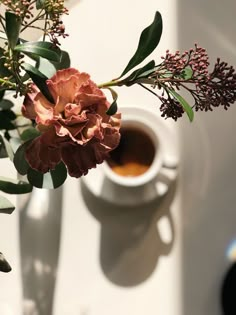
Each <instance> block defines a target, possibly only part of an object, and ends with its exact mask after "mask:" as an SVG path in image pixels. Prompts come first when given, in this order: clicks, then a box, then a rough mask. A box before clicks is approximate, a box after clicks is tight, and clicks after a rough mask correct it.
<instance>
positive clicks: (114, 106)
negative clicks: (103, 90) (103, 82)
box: [106, 87, 118, 116]
mask: <svg viewBox="0 0 236 315" xmlns="http://www.w3.org/2000/svg"><path fill="white" fill-rule="evenodd" d="M107 89H108V90H109V91H110V92H111V95H112V98H113V102H112V103H111V106H110V107H109V108H108V110H107V111H106V114H107V115H109V116H111V115H114V114H115V113H116V112H117V102H116V101H117V99H118V94H117V93H116V91H115V90H113V89H112V88H110V87H108V88H107Z"/></svg>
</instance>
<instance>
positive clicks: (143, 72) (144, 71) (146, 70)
mask: <svg viewBox="0 0 236 315" xmlns="http://www.w3.org/2000/svg"><path fill="white" fill-rule="evenodd" d="M154 70H155V61H154V60H152V61H150V62H148V63H147V64H146V65H145V66H143V67H141V68H139V69H137V70H135V71H134V72H132V73H131V74H130V75H129V76H128V77H127V78H126V79H124V80H123V81H124V82H127V83H126V85H132V84H133V82H134V81H135V79H137V78H143V77H146V76H148V75H149V74H150V73H152V72H153V71H154ZM129 83H130V84H129Z"/></svg>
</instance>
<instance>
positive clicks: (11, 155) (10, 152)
mask: <svg viewBox="0 0 236 315" xmlns="http://www.w3.org/2000/svg"><path fill="white" fill-rule="evenodd" d="M0 143H1V144H3V145H4V148H5V151H6V153H7V156H8V157H9V158H10V160H11V161H13V158H14V152H13V150H12V147H11V145H10V143H9V142H8V141H7V139H6V138H5V137H4V135H3V133H1V132H0Z"/></svg>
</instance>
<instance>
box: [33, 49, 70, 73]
mask: <svg viewBox="0 0 236 315" xmlns="http://www.w3.org/2000/svg"><path fill="white" fill-rule="evenodd" d="M69 67H70V56H69V54H68V53H67V52H66V51H64V50H62V51H61V60H60V62H53V61H48V60H47V59H45V58H39V62H38V63H37V68H38V69H39V71H40V72H42V73H43V74H44V75H45V76H47V77H48V78H51V77H52V76H53V75H54V74H55V73H56V72H57V71H58V70H61V69H66V68H69Z"/></svg>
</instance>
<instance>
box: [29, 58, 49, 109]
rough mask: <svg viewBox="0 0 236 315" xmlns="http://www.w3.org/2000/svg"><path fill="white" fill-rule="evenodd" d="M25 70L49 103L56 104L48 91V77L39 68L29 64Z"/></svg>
mask: <svg viewBox="0 0 236 315" xmlns="http://www.w3.org/2000/svg"><path fill="white" fill-rule="evenodd" d="M24 69H25V71H26V72H27V73H28V75H29V76H30V78H31V79H32V80H33V82H34V83H35V84H36V85H37V87H38V88H39V89H40V91H41V92H42V93H43V95H44V96H45V97H46V98H47V99H48V101H49V102H51V103H54V99H53V97H52V95H51V93H50V91H49V89H48V86H47V83H46V81H47V79H48V78H47V77H46V76H45V75H44V74H43V73H42V72H40V71H39V70H38V69H37V68H35V67H33V66H32V65H30V64H28V63H24Z"/></svg>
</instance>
